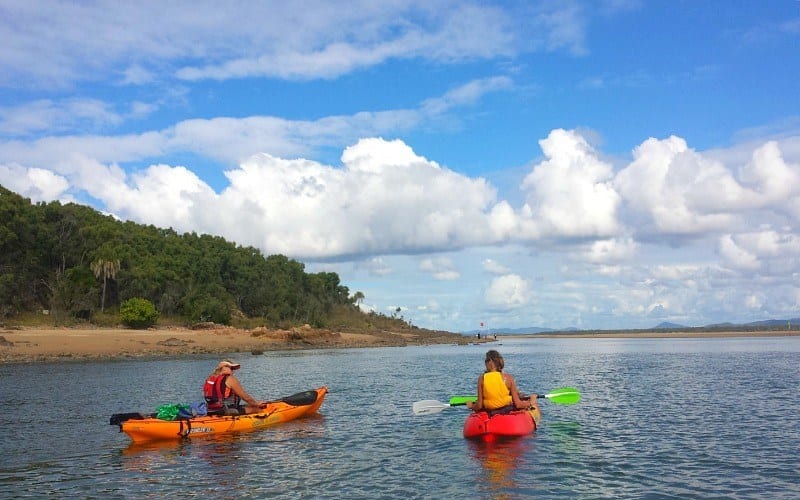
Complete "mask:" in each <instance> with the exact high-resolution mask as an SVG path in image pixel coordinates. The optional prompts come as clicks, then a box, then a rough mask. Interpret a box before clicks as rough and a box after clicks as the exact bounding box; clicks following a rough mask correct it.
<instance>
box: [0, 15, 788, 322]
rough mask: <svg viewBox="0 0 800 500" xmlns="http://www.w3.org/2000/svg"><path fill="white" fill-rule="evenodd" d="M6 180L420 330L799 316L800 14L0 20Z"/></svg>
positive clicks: (32, 194)
mask: <svg viewBox="0 0 800 500" xmlns="http://www.w3.org/2000/svg"><path fill="white" fill-rule="evenodd" d="M0 36H1V37H2V39H3V40H4V43H3V44H2V47H0V184H2V185H3V186H5V187H6V188H8V189H11V190H12V191H15V192H17V193H20V194H22V195H24V196H26V197H29V198H31V199H32V200H34V201H52V200H60V201H62V202H69V201H74V202H77V203H83V204H88V205H91V206H93V207H95V208H97V209H98V210H101V211H104V212H107V213H111V214H114V215H115V216H117V217H119V218H120V219H126V220H134V221H137V222H140V223H145V224H154V225H157V226H162V227H173V228H175V229H176V230H178V231H196V232H203V233H210V234H216V235H221V236H223V237H225V238H227V239H229V240H232V241H235V242H237V243H240V244H242V245H252V246H255V247H258V248H260V249H261V250H262V251H263V252H264V253H265V254H271V253H282V254H285V255H288V256H290V257H293V258H296V259H298V260H301V261H302V262H304V263H306V266H307V269H309V270H311V271H323V270H324V271H335V272H337V273H339V275H340V276H341V278H342V281H343V283H344V284H345V285H347V286H348V287H349V288H350V290H351V291H352V292H355V291H361V292H363V293H364V295H365V296H366V299H365V301H364V303H363V304H362V307H364V308H365V309H373V310H376V311H379V312H383V313H386V314H392V313H393V312H395V311H396V310H397V308H400V310H401V314H402V315H403V317H404V318H406V319H409V320H410V321H412V323H413V324H416V325H419V326H423V327H430V328H441V329H448V330H453V331H456V330H472V329H478V328H479V325H480V323H481V322H483V323H484V324H486V325H489V327H524V326H544V327H551V328H562V327H579V328H600V329H606V328H641V327H651V326H654V325H656V324H658V323H660V322H663V321H670V322H674V323H680V324H685V325H692V326H695V325H704V324H708V323H714V322H722V321H733V322H748V321H757V320H762V319H768V318H787V317H797V316H800V258H799V257H798V256H800V235H798V227H799V223H800V92H798V85H797V82H798V81H800V71H799V70H800V51H798V47H800V2H798V1H794V0H772V1H769V2H746V1H719V2H712V1H709V2H688V1H687V2H638V1H625V0H608V1H553V2H468V1H458V2H456V1H435V0H434V1H430V0H426V1H420V2H414V1H383V2H371V1H370V2H359V1H348V2H314V1H311V2H303V3H302V5H300V4H299V3H298V2H289V3H287V2H203V1H193V2H180V1H176V2H169V3H168V4H164V3H162V2H138V3H136V4H135V5H134V4H131V5H127V4H124V3H120V2H94V3H91V4H79V3H73V2H49V1H39V2H25V1H19V2H16V1H5V0H3V1H0Z"/></svg>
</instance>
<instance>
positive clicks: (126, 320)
mask: <svg viewBox="0 0 800 500" xmlns="http://www.w3.org/2000/svg"><path fill="white" fill-rule="evenodd" d="M119 316H120V319H121V320H122V324H123V325H125V326H128V327H130V328H137V329H143V328H147V327H150V326H153V325H155V324H156V321H158V311H156V306H154V305H153V303H152V302H150V301H149V300H147V299H140V298H136V297H134V298H132V299H128V300H126V301H125V302H123V303H122V305H120V306H119Z"/></svg>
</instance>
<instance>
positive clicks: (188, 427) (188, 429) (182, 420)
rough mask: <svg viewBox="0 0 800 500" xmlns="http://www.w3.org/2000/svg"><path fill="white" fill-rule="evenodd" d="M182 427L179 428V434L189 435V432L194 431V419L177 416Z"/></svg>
mask: <svg viewBox="0 0 800 500" xmlns="http://www.w3.org/2000/svg"><path fill="white" fill-rule="evenodd" d="M177 420H178V423H179V424H180V427H179V428H178V435H179V436H180V437H184V438H185V437H188V436H189V433H191V432H192V421H191V419H188V418H186V417H178V418H177ZM184 423H185V424H186V425H185V427H186V430H184Z"/></svg>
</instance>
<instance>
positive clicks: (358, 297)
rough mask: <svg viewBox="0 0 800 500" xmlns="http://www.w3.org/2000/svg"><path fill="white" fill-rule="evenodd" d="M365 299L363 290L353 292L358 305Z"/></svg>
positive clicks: (354, 300)
mask: <svg viewBox="0 0 800 500" xmlns="http://www.w3.org/2000/svg"><path fill="white" fill-rule="evenodd" d="M363 300H364V294H363V293H362V292H356V293H354V294H353V302H355V303H356V307H358V305H359V304H361V302H362V301H363Z"/></svg>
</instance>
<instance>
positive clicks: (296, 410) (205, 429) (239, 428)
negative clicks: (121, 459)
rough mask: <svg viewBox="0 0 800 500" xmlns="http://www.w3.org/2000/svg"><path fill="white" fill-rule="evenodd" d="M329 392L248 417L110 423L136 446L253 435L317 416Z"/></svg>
mask: <svg viewBox="0 0 800 500" xmlns="http://www.w3.org/2000/svg"><path fill="white" fill-rule="evenodd" d="M327 392H328V389H327V387H324V386H323V387H319V388H317V389H313V390H310V391H305V392H300V393H297V394H293V395H291V396H288V397H285V398H283V399H281V400H278V401H271V402H269V403H268V404H267V405H266V406H265V407H264V408H263V410H262V411H260V412H258V413H250V414H246V415H228V416H223V415H207V416H199V417H193V418H180V419H178V420H161V419H157V418H152V417H150V416H147V417H145V416H142V415H139V416H138V417H137V416H135V415H136V414H118V415H114V416H112V417H111V423H112V424H115V425H119V427H120V431H121V432H124V433H125V434H127V435H128V436H129V437H130V438H131V440H132V441H133V442H134V443H141V442H145V441H156V440H168V439H182V438H187V437H192V436H209V435H217V434H226V433H230V432H245V431H254V430H258V429H264V428H267V427H271V426H274V425H277V424H281V423H284V422H290V421H292V420H295V419H298V418H300V417H303V416H305V415H310V414H314V413H316V412H317V410H319V407H320V406H321V405H322V402H323V401H324V399H325V395H326V394H327ZM120 416H122V418H119V417H120ZM115 417H117V418H116V419H115Z"/></svg>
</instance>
